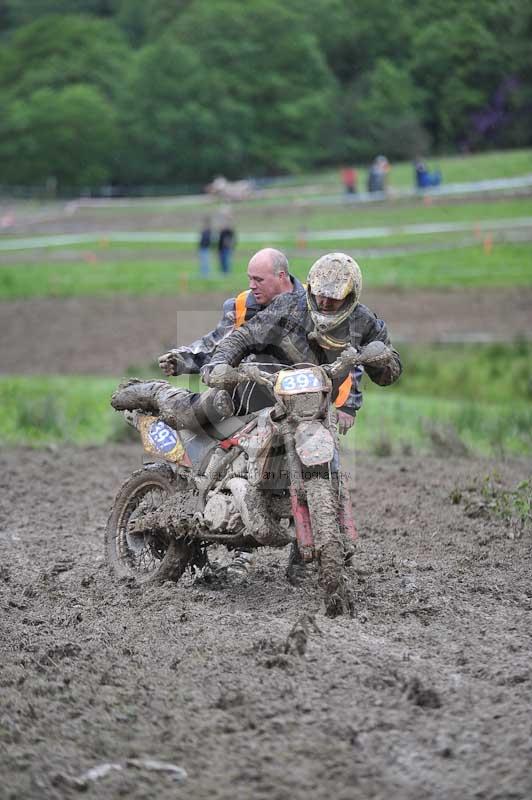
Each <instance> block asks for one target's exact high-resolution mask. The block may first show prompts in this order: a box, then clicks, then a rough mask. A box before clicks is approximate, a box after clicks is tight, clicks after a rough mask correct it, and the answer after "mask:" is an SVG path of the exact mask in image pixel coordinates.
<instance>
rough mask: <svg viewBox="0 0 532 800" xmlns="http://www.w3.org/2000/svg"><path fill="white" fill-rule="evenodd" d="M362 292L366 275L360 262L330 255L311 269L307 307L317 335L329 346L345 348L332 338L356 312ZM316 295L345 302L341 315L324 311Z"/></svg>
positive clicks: (342, 256)
mask: <svg viewBox="0 0 532 800" xmlns="http://www.w3.org/2000/svg"><path fill="white" fill-rule="evenodd" d="M361 291H362V273H361V272H360V267H359V266H358V264H357V262H356V261H355V260H354V258H351V256H348V255H346V254H345V253H327V255H325V256H322V257H321V258H319V259H318V260H317V261H316V262H315V263H314V264H313V265H312V267H311V268H310V272H309V274H308V278H307V305H308V308H309V311H310V315H311V317H312V321H313V322H314V327H315V330H316V333H317V334H318V335H319V337H320V338H322V337H323V339H324V342H322V343H323V344H325V341H327V340H329V346H332V347H338V346H342V347H343V346H344V344H345V342H338V343H337V344H336V341H335V340H334V339H332V338H331V337H328V336H327V334H328V333H329V332H330V331H333V330H334V329H335V328H337V327H338V326H339V325H341V323H342V322H344V321H345V320H346V319H347V318H348V317H349V316H350V314H352V312H353V311H354V309H355V307H356V306H357V304H358V301H359V298H360V293H361ZM316 295H321V296H323V297H330V298H332V299H333V300H343V301H344V302H343V304H342V305H341V306H340V308H339V309H338V311H335V312H332V313H326V312H323V311H320V310H319V309H318V306H317V304H316Z"/></svg>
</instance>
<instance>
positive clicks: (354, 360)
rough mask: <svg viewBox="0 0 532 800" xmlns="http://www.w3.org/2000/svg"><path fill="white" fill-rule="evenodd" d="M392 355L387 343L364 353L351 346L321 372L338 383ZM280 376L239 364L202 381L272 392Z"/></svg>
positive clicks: (220, 367) (222, 368)
mask: <svg viewBox="0 0 532 800" xmlns="http://www.w3.org/2000/svg"><path fill="white" fill-rule="evenodd" d="M389 354H390V349H389V348H388V347H387V346H386V345H385V344H384V342H379V341H375V342H370V343H369V344H368V345H366V346H365V347H363V348H362V350H356V349H355V348H354V347H352V346H351V345H348V346H347V347H346V348H345V349H344V350H342V352H341V353H340V355H339V356H338V358H337V359H336V361H334V362H333V363H332V364H322V365H321V368H322V369H323V370H324V371H325V373H326V374H327V376H328V377H329V378H330V379H331V380H335V379H336V378H337V377H339V376H341V375H342V374H345V373H347V372H349V371H350V370H351V369H353V367H356V366H358V365H361V366H362V365H369V366H371V365H373V364H374V365H377V364H382V363H384V362H386V361H387V360H388V358H389ZM283 369H287V367H283ZM278 374H279V373H278V372H273V373H269V372H264V370H261V369H259V368H258V367H257V366H256V365H255V364H240V366H239V367H231V366H230V365H229V364H216V365H215V366H214V367H213V369H212V371H210V372H208V373H207V374H206V375H205V376H204V378H203V381H204V383H206V384H207V386H211V387H212V388H214V389H227V388H228V387H234V386H236V385H237V384H239V383H246V382H247V381H254V382H255V383H258V384H262V385H263V386H268V387H269V388H272V387H273V386H274V384H275V381H276V380H277V375H278Z"/></svg>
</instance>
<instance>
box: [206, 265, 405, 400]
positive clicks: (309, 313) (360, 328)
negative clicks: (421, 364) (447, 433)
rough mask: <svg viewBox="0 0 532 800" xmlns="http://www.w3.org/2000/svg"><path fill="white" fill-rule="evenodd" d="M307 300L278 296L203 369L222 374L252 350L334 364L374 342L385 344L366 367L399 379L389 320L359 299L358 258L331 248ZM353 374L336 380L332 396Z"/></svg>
mask: <svg viewBox="0 0 532 800" xmlns="http://www.w3.org/2000/svg"><path fill="white" fill-rule="evenodd" d="M307 284H308V285H307V296H306V303H305V304H302V303H301V302H299V301H298V298H297V297H295V296H294V295H291V294H283V295H279V296H278V297H276V298H275V299H274V300H273V301H272V302H271V303H270V305H269V306H268V307H267V308H266V309H264V310H263V311H261V312H259V313H258V314H257V315H256V316H255V317H254V318H253V319H252V320H250V321H249V322H248V323H246V324H245V325H243V326H242V327H241V328H239V329H238V330H236V331H234V332H233V333H231V334H230V336H228V337H227V338H226V339H225V340H224V341H223V342H221V344H220V345H219V346H218V347H217V349H216V351H215V353H214V355H213V356H212V358H211V361H210V363H209V365H208V367H206V369H205V370H204V372H207V373H209V374H211V373H212V371H213V370H214V369H216V370H217V374H219V375H222V373H223V367H224V366H225V367H227V366H231V367H235V366H237V365H238V364H239V363H240V361H241V360H242V359H243V358H245V357H246V356H247V355H249V354H250V353H261V352H275V354H276V357H277V360H278V361H279V362H281V363H285V364H287V365H288V364H294V363H297V362H298V361H299V362H310V363H314V364H330V363H332V362H333V361H335V360H336V358H337V356H338V355H339V354H340V352H341V351H342V350H343V349H344V348H345V347H346V346H347V345H352V346H353V347H355V348H357V349H361V348H362V347H363V346H365V345H367V344H369V343H370V342H373V341H380V342H383V344H384V345H385V346H386V350H385V351H384V354H383V357H382V358H380V359H379V362H378V364H371V365H369V364H368V365H367V366H366V372H367V374H368V375H369V377H370V378H371V380H372V381H374V382H375V383H377V384H379V385H381V386H387V385H389V384H391V383H393V382H394V381H396V380H397V378H398V377H399V375H400V374H401V370H402V366H401V361H400V358H399V354H398V353H397V352H396V351H395V350H394V349H393V348H392V346H391V343H390V339H389V336H388V331H387V328H386V324H385V323H384V321H383V320H381V319H378V317H377V316H376V314H374V313H373V311H371V310H370V309H369V308H368V307H367V306H365V305H363V304H362V303H361V302H360V293H361V289H362V276H361V272H360V268H359V266H358V264H357V263H356V261H355V260H354V259H353V258H351V257H350V256H348V255H346V254H345V253H328V254H327V255H325V256H322V257H321V258H320V259H318V261H316V262H315V263H314V264H313V265H312V267H311V269H310V272H309V274H308V279H307ZM347 377H348V375H345V376H343V378H342V379H341V380H338V381H336V383H335V384H334V385H333V399H335V397H336V396H337V395H338V392H339V390H340V388H341V386H342V383H343V382H344V379H345V378H347Z"/></svg>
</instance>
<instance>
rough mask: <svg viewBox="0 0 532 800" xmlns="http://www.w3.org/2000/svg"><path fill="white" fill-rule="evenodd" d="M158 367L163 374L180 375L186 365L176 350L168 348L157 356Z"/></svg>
mask: <svg viewBox="0 0 532 800" xmlns="http://www.w3.org/2000/svg"><path fill="white" fill-rule="evenodd" d="M159 368H160V369H161V370H162V371H163V372H164V374H165V375H182V374H183V372H184V371H185V368H186V365H185V362H184V360H183V358H182V357H181V356H180V355H179V353H178V352H177V350H170V352H169V353H164V354H163V355H162V356H160V357H159Z"/></svg>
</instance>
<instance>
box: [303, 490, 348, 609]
mask: <svg viewBox="0 0 532 800" xmlns="http://www.w3.org/2000/svg"><path fill="white" fill-rule="evenodd" d="M305 489H306V493H307V505H308V510H309V514H310V522H311V526H312V534H313V536H314V545H315V548H316V553H317V560H318V574H319V583H320V586H321V588H322V591H323V595H324V600H325V613H326V614H327V616H328V617H337V616H339V615H340V614H344V613H349V612H350V611H351V598H350V593H349V589H348V587H347V580H346V576H345V566H344V561H345V558H344V544H343V536H342V532H341V529H340V524H339V522H338V499H337V496H336V494H335V492H334V490H333V486H332V485H331V483H330V482H329V480H328V479H326V478H311V479H310V480H308V481H307V482H306V483H305Z"/></svg>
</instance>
